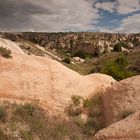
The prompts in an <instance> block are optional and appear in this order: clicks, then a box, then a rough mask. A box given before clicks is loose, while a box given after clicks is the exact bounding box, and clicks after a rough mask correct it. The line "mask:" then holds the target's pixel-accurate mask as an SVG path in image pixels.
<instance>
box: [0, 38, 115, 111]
mask: <svg viewBox="0 0 140 140" xmlns="http://www.w3.org/2000/svg"><path fill="white" fill-rule="evenodd" d="M1 45H3V46H4V47H8V48H9V49H11V51H12V56H13V58H12V59H5V58H2V57H0V98H5V99H14V100H21V101H28V100H33V99H34V98H37V99H39V100H40V101H41V104H42V106H45V108H46V109H51V110H55V111H58V112H63V111H64V109H65V108H66V107H67V105H69V101H70V100H71V96H72V95H79V96H83V97H88V96H90V95H94V94H95V93H96V92H97V91H99V89H100V90H102V89H106V88H107V87H109V86H111V83H112V82H115V80H114V79H113V78H111V77H109V76H107V75H103V74H93V75H89V76H81V75H79V74H78V73H76V72H74V71H72V70H70V69H68V68H67V67H65V66H63V65H62V64H60V63H59V62H56V61H54V60H51V59H49V58H46V57H39V56H29V55H26V54H24V53H23V51H22V50H21V49H19V47H18V45H16V43H13V42H12V41H9V40H4V39H0V46H1Z"/></svg>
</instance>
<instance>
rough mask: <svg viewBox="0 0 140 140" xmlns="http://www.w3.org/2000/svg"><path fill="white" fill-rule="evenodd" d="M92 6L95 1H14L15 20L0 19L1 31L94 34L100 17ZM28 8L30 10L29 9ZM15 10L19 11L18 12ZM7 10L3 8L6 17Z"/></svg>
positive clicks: (6, 5)
mask: <svg viewBox="0 0 140 140" xmlns="http://www.w3.org/2000/svg"><path fill="white" fill-rule="evenodd" d="M5 1H6V2H7V3H6V2H5V3H6V4H5V5H4V6H5V7H8V5H10V4H8V3H9V1H10V0H5ZM93 2H94V0H22V1H21V2H19V0H13V3H14V6H13V5H11V9H12V10H11V11H12V12H13V13H12V16H9V17H6V18H3V17H0V21H1V23H0V29H5V30H8V31H15V30H18V31H28V30H34V31H49V32H58V31H70V30H72V31H84V30H85V31H86V30H91V29H93V28H94V25H93V24H95V23H96V22H97V21H98V18H99V17H100V16H99V14H98V10H97V9H95V8H93ZM3 3H4V2H3ZM28 5H30V8H31V9H30V8H27V7H28ZM12 6H13V7H12ZM16 7H17V8H18V7H19V8H18V9H17V10H16V9H15V8H16ZM37 8H38V9H37ZM2 9H3V7H2ZM13 9H15V10H14V11H13ZM24 9H25V10H24ZM4 10H5V11H6V10H8V9H7V8H4V9H3V11H2V12H3V13H5V11H4ZM8 14H10V12H9V13H8ZM15 15H16V16H15ZM95 21H96V22H95ZM11 23H12V24H11Z"/></svg>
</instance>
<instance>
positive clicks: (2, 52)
mask: <svg viewBox="0 0 140 140" xmlns="http://www.w3.org/2000/svg"><path fill="white" fill-rule="evenodd" d="M0 56H2V57H4V58H12V56H11V50H10V49H7V48H4V47H0Z"/></svg>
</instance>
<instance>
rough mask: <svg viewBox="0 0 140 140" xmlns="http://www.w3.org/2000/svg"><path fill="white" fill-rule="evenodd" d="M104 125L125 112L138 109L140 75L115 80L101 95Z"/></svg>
mask: <svg viewBox="0 0 140 140" xmlns="http://www.w3.org/2000/svg"><path fill="white" fill-rule="evenodd" d="M103 104H104V114H105V122H106V126H108V125H110V124H112V123H114V122H117V121H119V120H121V119H123V118H122V115H123V113H125V112H132V113H133V112H136V111H139V110H140V76H134V77H131V78H128V79H125V80H122V81H120V82H116V83H115V84H114V85H113V86H112V87H111V88H109V89H108V90H107V91H106V93H105V94H104V95H103Z"/></svg>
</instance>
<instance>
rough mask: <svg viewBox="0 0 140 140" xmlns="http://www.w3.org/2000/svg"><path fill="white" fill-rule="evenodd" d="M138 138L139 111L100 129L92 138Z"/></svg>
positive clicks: (137, 139) (130, 139) (139, 134)
mask: <svg viewBox="0 0 140 140" xmlns="http://www.w3.org/2000/svg"><path fill="white" fill-rule="evenodd" d="M139 139H140V112H137V113H135V114H133V115H131V116H129V117H128V118H126V119H124V120H122V121H119V122H117V123H115V124H113V125H111V126H109V127H107V128H105V129H103V130H101V131H99V132H98V133H97V134H96V135H95V136H94V138H93V140H139Z"/></svg>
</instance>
